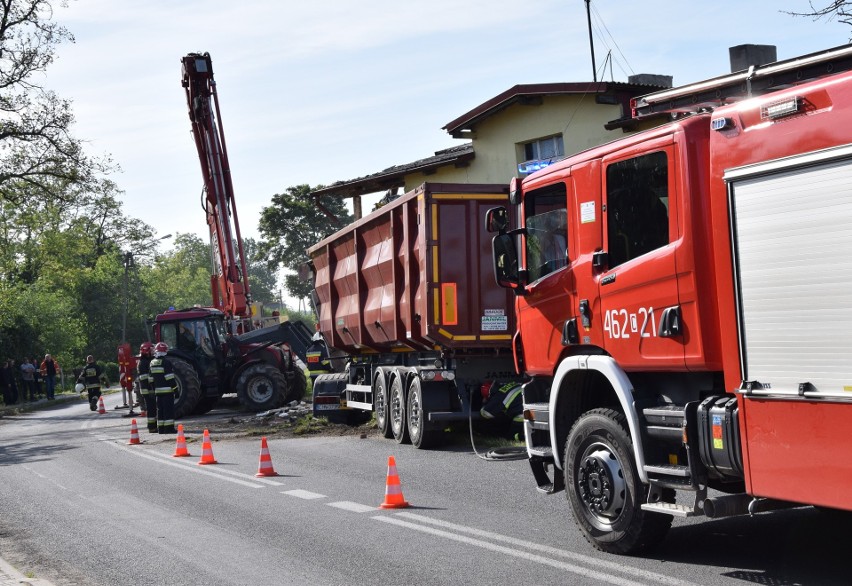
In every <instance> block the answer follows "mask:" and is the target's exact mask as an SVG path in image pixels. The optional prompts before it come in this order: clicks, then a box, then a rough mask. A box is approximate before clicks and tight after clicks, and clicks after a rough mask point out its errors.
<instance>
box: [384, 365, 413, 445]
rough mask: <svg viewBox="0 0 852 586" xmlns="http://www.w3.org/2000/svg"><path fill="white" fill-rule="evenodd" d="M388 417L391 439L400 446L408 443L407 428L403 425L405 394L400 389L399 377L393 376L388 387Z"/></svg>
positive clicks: (400, 381)
mask: <svg viewBox="0 0 852 586" xmlns="http://www.w3.org/2000/svg"><path fill="white" fill-rule="evenodd" d="M388 417H389V419H390V427H391V433H392V434H393V439H395V440H396V441H397V443H400V444H406V443H408V441H409V439H408V426H407V425H406V423H405V393H404V392H403V389H402V377H401V376H395V377H394V378H393V382H392V383H391V386H390V400H389V401H388Z"/></svg>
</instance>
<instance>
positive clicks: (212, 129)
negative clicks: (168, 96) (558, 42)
mask: <svg viewBox="0 0 852 586" xmlns="http://www.w3.org/2000/svg"><path fill="white" fill-rule="evenodd" d="M181 61H182V64H183V67H182V69H183V80H182V84H183V87H184V89H185V90H186V102H187V105H188V106H189V119H190V121H191V122H192V135H193V138H195V146H196V148H197V149H198V159H199V161H200V162H201V172H202V174H203V176H204V192H205V194H206V201H205V204H204V208H205V211H206V213H207V224H208V226H209V227H210V240H211V243H212V246H213V263H214V266H215V274H213V275H211V277H210V285H211V290H212V293H213V306H214V307H216V308H217V309H220V310H221V311H223V312H224V313H225V314H226V315H228V316H229V317H231V318H243V317H248V316H249V303H250V302H251V294H250V291H249V284H248V278H247V275H248V271H247V269H246V261H245V254H244V251H243V242H242V238H241V236H240V222H239V220H238V218H237V208H236V203H235V201H234V188H233V185H232V183H231V169H230V166H229V164H228V150H227V148H226V147H225V133H224V131H223V129H222V118H221V116H220V114H219V98H218V96H217V94H216V82H215V81H214V79H213V63H212V61H211V60H210V54H209V53H204V54H203V55H201V54H198V53H190V54H188V55H186V56H185V57H183V58H182V60H181ZM232 222H233V224H232Z"/></svg>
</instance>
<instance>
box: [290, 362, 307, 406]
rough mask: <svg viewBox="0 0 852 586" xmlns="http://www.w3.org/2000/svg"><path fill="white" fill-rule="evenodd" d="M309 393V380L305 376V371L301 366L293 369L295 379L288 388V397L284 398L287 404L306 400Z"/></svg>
mask: <svg viewBox="0 0 852 586" xmlns="http://www.w3.org/2000/svg"><path fill="white" fill-rule="evenodd" d="M307 391H308V378H307V377H306V376H305V371H304V370H302V369H301V367H299V366H294V367H293V378H292V379H291V380H290V384H289V385H288V387H287V395H286V397H285V398H284V402H285V403H290V402H291V401H301V400H302V399H304V398H305V393H306V392H307Z"/></svg>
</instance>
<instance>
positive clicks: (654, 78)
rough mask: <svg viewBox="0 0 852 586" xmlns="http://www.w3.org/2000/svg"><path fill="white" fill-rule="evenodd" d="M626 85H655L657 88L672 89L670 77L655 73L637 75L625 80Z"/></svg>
mask: <svg viewBox="0 0 852 586" xmlns="http://www.w3.org/2000/svg"><path fill="white" fill-rule="evenodd" d="M627 83H632V84H636V85H655V86H657V87H672V76H671V75H659V74H657V73H637V74H636V75H631V76H629V77H628V78H627Z"/></svg>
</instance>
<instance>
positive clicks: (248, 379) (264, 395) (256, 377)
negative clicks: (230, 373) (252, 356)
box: [237, 362, 287, 411]
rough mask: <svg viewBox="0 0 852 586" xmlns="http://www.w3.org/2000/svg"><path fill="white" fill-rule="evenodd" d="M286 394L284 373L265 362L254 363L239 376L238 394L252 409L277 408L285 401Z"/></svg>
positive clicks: (248, 407)
mask: <svg viewBox="0 0 852 586" xmlns="http://www.w3.org/2000/svg"><path fill="white" fill-rule="evenodd" d="M286 394H287V379H286V378H284V373H282V372H281V371H280V370H278V369H277V368H275V367H274V366H271V365H269V364H266V363H263V362H258V363H257V364H252V365H251V366H249V367H248V368H246V369H245V370H244V371H243V372H242V373H240V376H239V377H238V378H237V396H238V397H239V399H240V403H241V404H242V405H243V406H244V407H245V408H246V409H248V410H250V411H268V410H269V409H275V408H276V407H278V406H279V405H281V403H282V401H284V397H285V396H286Z"/></svg>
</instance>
